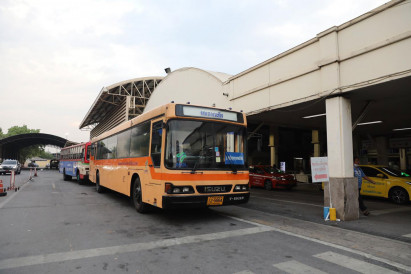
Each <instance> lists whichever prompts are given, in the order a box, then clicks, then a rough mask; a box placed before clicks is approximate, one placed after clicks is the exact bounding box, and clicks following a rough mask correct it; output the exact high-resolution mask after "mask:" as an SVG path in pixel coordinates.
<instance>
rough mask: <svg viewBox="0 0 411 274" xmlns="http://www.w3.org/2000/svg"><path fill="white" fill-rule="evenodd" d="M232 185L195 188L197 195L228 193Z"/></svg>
mask: <svg viewBox="0 0 411 274" xmlns="http://www.w3.org/2000/svg"><path fill="white" fill-rule="evenodd" d="M232 187H233V186H232V185H220V186H197V187H196V188H197V191H198V192H199V193H224V192H230V191H231V188H232Z"/></svg>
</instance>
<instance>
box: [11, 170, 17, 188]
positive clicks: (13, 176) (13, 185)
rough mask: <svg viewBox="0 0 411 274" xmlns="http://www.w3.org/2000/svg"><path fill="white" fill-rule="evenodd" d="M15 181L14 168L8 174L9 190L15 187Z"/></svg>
mask: <svg viewBox="0 0 411 274" xmlns="http://www.w3.org/2000/svg"><path fill="white" fill-rule="evenodd" d="M15 182H16V175H15V173H14V170H12V171H11V174H10V190H13V189H14V187H15Z"/></svg>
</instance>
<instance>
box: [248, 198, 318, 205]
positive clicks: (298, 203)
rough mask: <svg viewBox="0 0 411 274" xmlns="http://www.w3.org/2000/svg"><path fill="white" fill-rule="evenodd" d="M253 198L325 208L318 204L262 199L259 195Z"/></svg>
mask: <svg viewBox="0 0 411 274" xmlns="http://www.w3.org/2000/svg"><path fill="white" fill-rule="evenodd" d="M251 197H254V198H258V199H264V200H270V201H277V202H284V203H290V204H299V205H309V206H316V207H324V205H317V204H310V203H301V202H294V201H287V200H281V199H273V198H265V197H261V196H257V195H252V196H251Z"/></svg>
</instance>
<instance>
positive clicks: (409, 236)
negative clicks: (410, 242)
mask: <svg viewBox="0 0 411 274" xmlns="http://www.w3.org/2000/svg"><path fill="white" fill-rule="evenodd" d="M402 236H403V237H407V238H411V234H406V235H402Z"/></svg>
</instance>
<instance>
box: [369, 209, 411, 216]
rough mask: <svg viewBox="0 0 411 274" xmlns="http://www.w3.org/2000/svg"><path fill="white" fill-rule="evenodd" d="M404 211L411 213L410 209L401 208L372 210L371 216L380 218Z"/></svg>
mask: <svg viewBox="0 0 411 274" xmlns="http://www.w3.org/2000/svg"><path fill="white" fill-rule="evenodd" d="M403 211H411V208H409V207H399V208H391V209H382V210H372V211H370V213H371V215H374V216H378V215H383V214H388V213H395V212H403Z"/></svg>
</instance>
